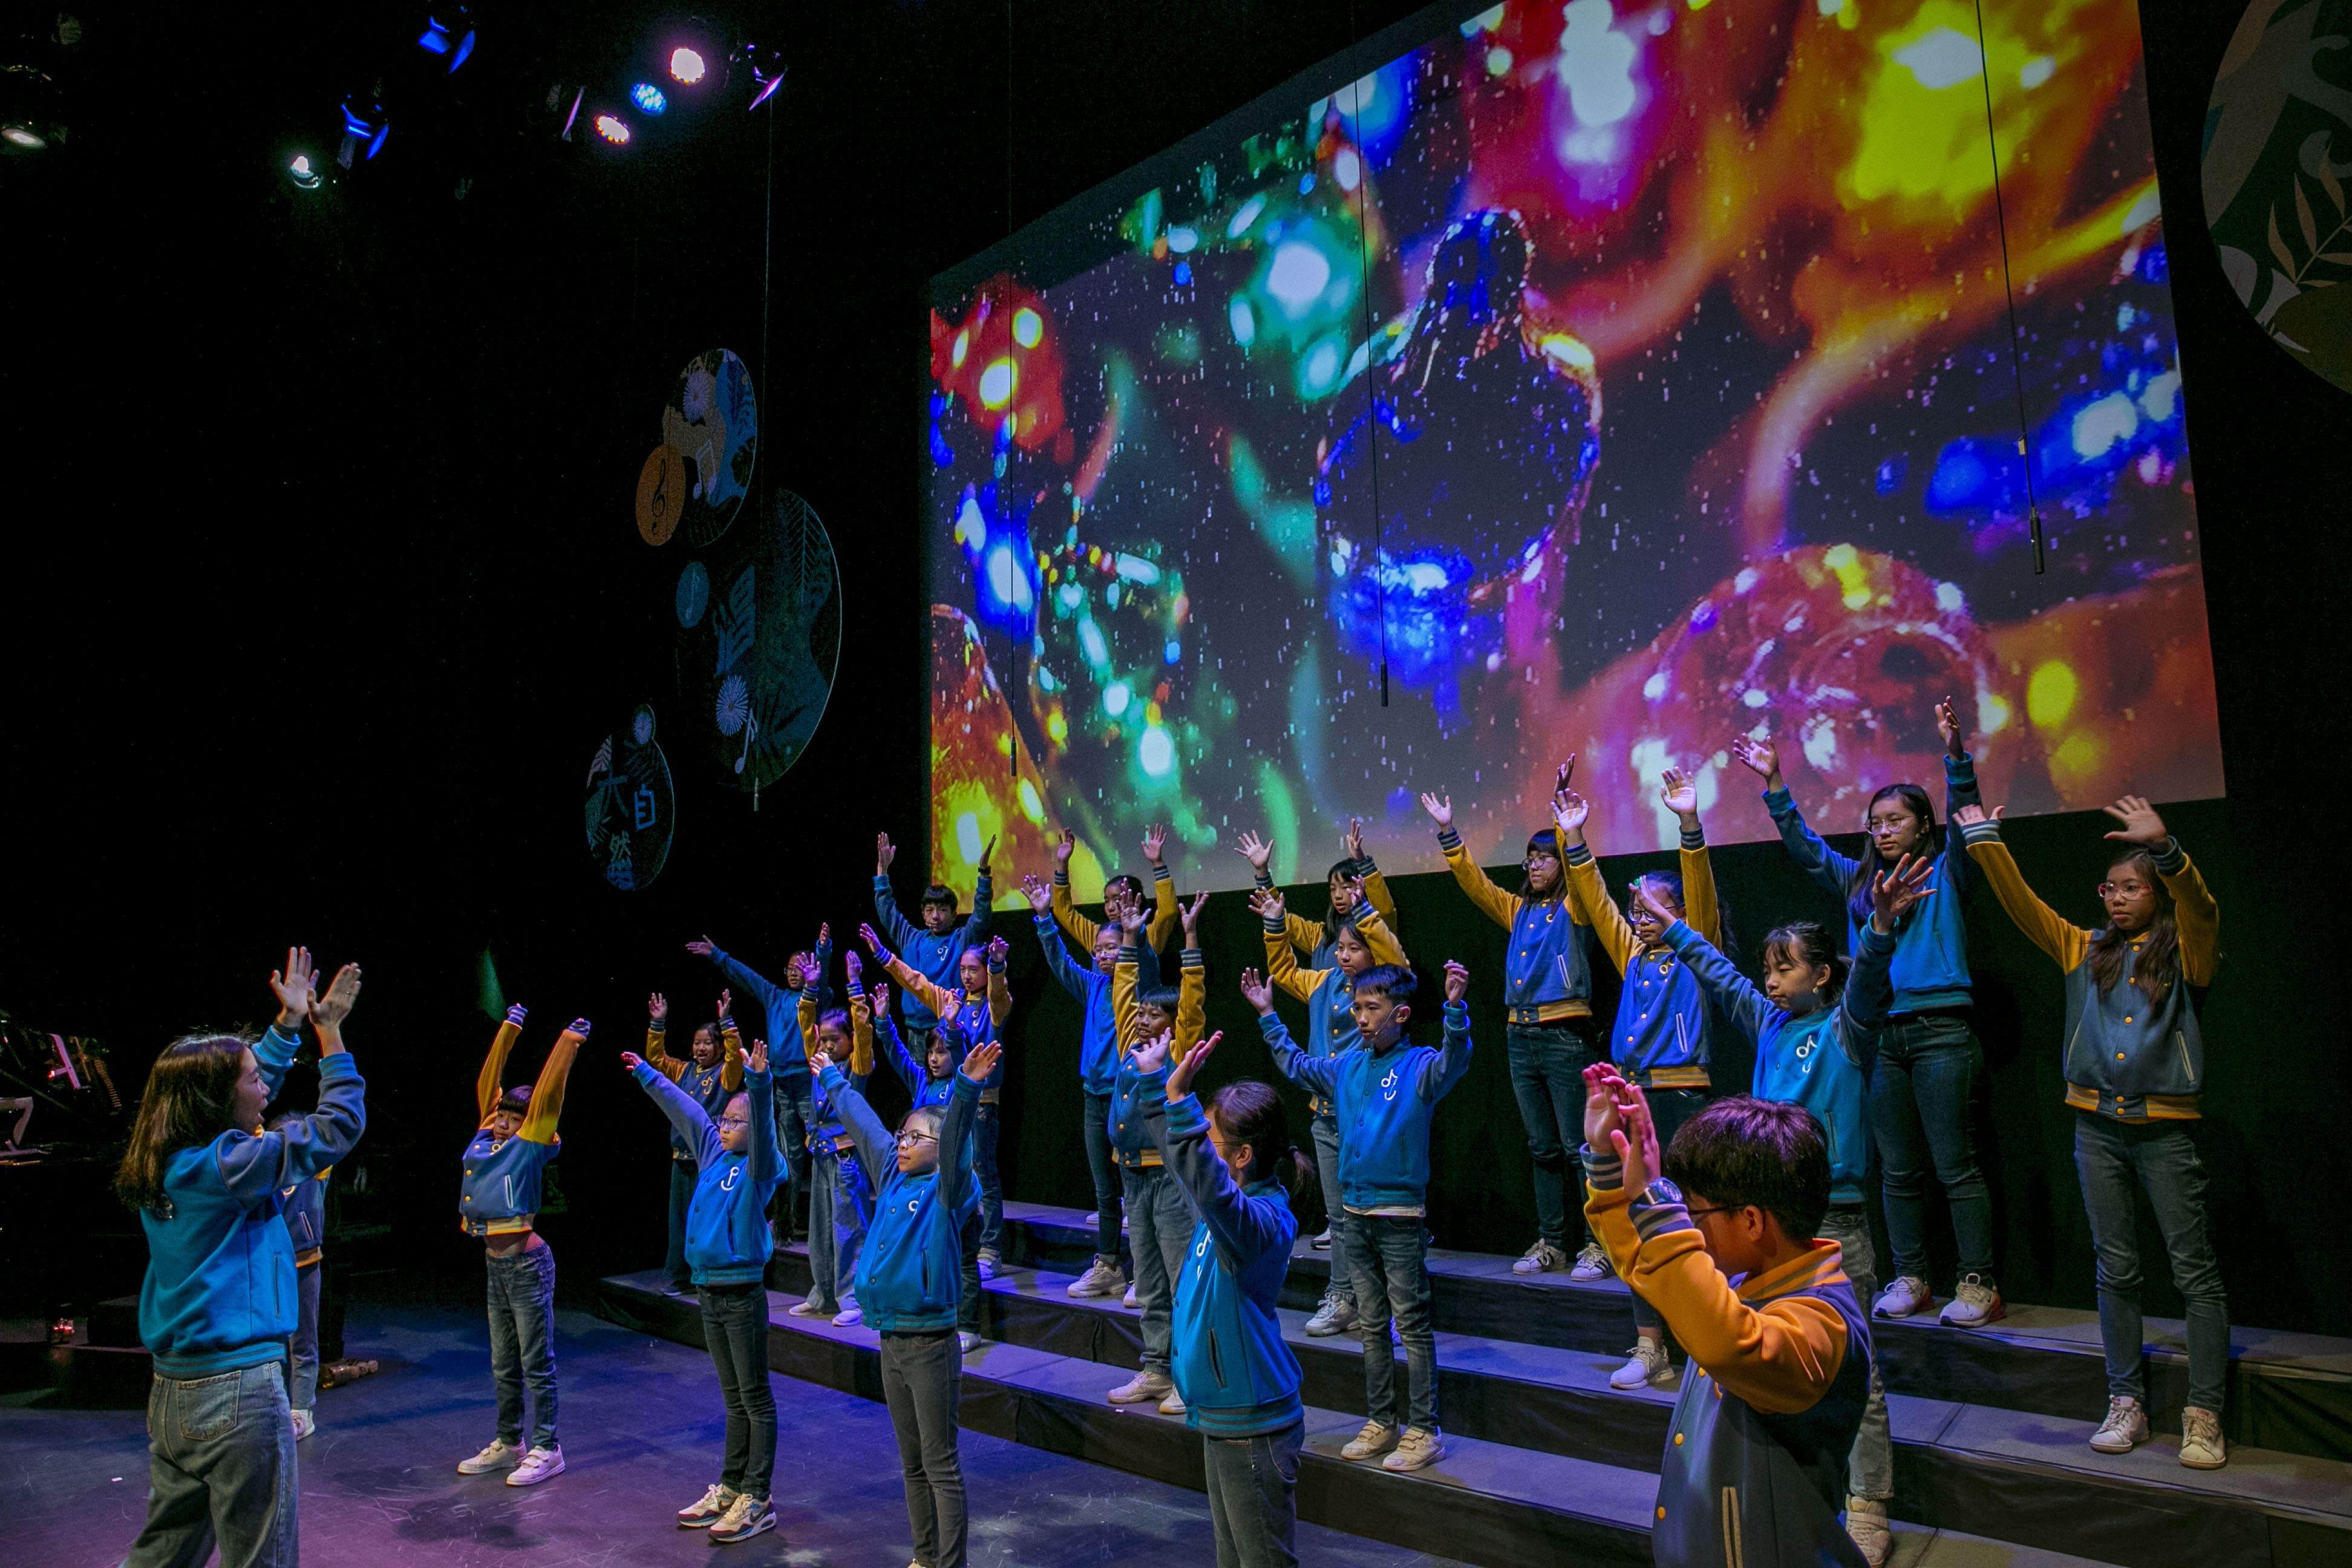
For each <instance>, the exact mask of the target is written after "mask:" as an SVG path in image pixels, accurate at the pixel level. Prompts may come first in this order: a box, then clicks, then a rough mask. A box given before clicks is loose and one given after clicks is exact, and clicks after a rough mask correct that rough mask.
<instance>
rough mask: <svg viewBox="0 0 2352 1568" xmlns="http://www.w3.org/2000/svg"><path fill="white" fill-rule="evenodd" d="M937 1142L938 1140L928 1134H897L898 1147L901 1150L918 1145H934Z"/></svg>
mask: <svg viewBox="0 0 2352 1568" xmlns="http://www.w3.org/2000/svg"><path fill="white" fill-rule="evenodd" d="M936 1142H939V1139H938V1138H937V1137H935V1136H933V1135H932V1134H930V1133H929V1132H901V1133H899V1134H898V1147H899V1148H901V1149H911V1148H913V1147H914V1146H915V1145H916V1144H918V1143H936Z"/></svg>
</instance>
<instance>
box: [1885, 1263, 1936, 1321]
mask: <svg viewBox="0 0 2352 1568" xmlns="http://www.w3.org/2000/svg"><path fill="white" fill-rule="evenodd" d="M1935 1304H1936V1293H1935V1292H1934V1291H1933V1290H1930V1289H1927V1281H1926V1280H1925V1279H1920V1278H1919V1277H1918V1276H1917V1275H1916V1274H1906V1275H1904V1276H1903V1277H1902V1278H1900V1279H1895V1280H1893V1281H1890V1282H1889V1283H1888V1285H1887V1287H1886V1289H1884V1290H1881V1291H1880V1292H1879V1293H1878V1300H1875V1301H1874V1302H1872V1303H1871V1305H1870V1310H1871V1311H1873V1312H1874V1313H1875V1314H1876V1315H1878V1316H1879V1317H1882V1318H1916V1317H1917V1316H1918V1315H1919V1314H1920V1313H1922V1312H1924V1311H1927V1310H1928V1309H1929V1308H1931V1307H1933V1306H1935Z"/></svg>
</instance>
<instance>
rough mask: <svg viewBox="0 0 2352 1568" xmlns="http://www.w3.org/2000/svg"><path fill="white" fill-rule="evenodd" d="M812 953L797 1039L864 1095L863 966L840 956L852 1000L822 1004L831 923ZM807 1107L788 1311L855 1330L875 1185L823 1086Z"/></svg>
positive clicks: (870, 1045)
mask: <svg viewBox="0 0 2352 1568" xmlns="http://www.w3.org/2000/svg"><path fill="white" fill-rule="evenodd" d="M814 953H815V956H814V959H812V960H811V962H810V963H809V965H808V967H807V968H806V969H805V970H803V972H802V973H803V976H804V980H803V985H802V987H801V996H800V1007H799V1021H800V1036H801V1038H803V1039H804V1040H809V1041H813V1042H814V1043H815V1045H814V1046H813V1047H811V1048H812V1049H814V1048H815V1047H817V1046H821V1047H824V1053H825V1055H826V1056H828V1057H830V1058H832V1059H833V1060H835V1061H836V1062H845V1063H846V1064H848V1072H849V1079H850V1082H851V1084H852V1085H853V1086H854V1087H855V1088H856V1089H858V1090H859V1091H860V1092H861V1093H862V1092H863V1091H864V1090H865V1088H866V1081H867V1080H868V1079H871V1078H872V1077H873V1076H874V1014H873V1009H872V1008H870V1007H869V1006H868V1005H866V993H865V985H864V979H865V967H864V965H863V964H861V963H859V962H858V958H857V954H856V953H854V952H851V953H845V954H844V955H843V960H844V962H845V963H846V964H847V966H848V973H849V988H848V989H849V1005H848V1006H846V1007H830V1008H828V1007H824V1006H823V1004H822V1002H821V1001H820V998H821V996H822V994H823V992H824V977H825V974H826V973H827V972H828V971H829V970H830V969H831V968H832V967H833V927H832V926H831V925H830V924H826V925H824V926H820V927H819V928H818V929H817V936H816V947H815V949H814ZM810 1106H811V1121H810V1126H809V1222H808V1225H809V1233H808V1234H809V1293H808V1295H807V1297H806V1298H805V1299H804V1300H801V1301H798V1302H796V1303H794V1304H793V1306H792V1307H790V1308H788V1309H786V1310H788V1311H789V1312H790V1313H791V1314H792V1315H793V1317H796V1318H814V1317H830V1318H832V1319H833V1321H834V1326H835V1327H836V1328H843V1329H846V1328H854V1327H855V1326H856V1324H857V1323H858V1322H860V1321H862V1319H861V1315H860V1313H859V1310H858V1306H857V1298H856V1296H855V1295H854V1294H852V1286H851V1281H852V1280H854V1279H856V1275H857V1248H858V1247H859V1246H860V1245H861V1244H862V1243H863V1242H864V1241H865V1239H866V1225H867V1224H868V1223H869V1222H870V1221H871V1220H872V1218H873V1215H874V1188H873V1185H872V1184H871V1182H870V1181H869V1180H868V1178H867V1175H866V1169H865V1167H864V1166H863V1165H861V1164H860V1163H858V1159H857V1148H856V1144H855V1143H853V1142H850V1138H849V1132H848V1130H847V1129H846V1128H845V1127H843V1126H842V1124H841V1116H840V1113H839V1112H838V1111H837V1110H835V1109H834V1106H833V1103H832V1101H830V1100H827V1099H826V1097H825V1093H824V1085H823V1084H817V1085H815V1086H814V1093H813V1096H812V1098H811V1100H810Z"/></svg>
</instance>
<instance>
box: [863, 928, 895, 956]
mask: <svg viewBox="0 0 2352 1568" xmlns="http://www.w3.org/2000/svg"><path fill="white" fill-rule="evenodd" d="M857 940H858V941H860V942H864V943H865V944H866V952H870V953H872V954H873V955H874V956H875V957H877V958H879V959H884V960H886V961H887V959H888V957H889V954H887V953H886V952H883V951H882V938H881V936H880V935H879V934H878V933H877V932H876V931H875V930H874V928H873V927H872V926H870V925H861V926H859V927H858V928H857Z"/></svg>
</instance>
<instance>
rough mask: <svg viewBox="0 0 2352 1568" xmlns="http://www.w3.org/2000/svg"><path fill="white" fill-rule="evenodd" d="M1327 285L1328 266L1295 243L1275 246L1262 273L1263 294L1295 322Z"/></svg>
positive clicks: (1308, 248) (1309, 249)
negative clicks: (1270, 263) (1272, 297)
mask: <svg viewBox="0 0 2352 1568" xmlns="http://www.w3.org/2000/svg"><path fill="white" fill-rule="evenodd" d="M1330 281H1331V263H1330V262H1329V261H1328V260H1326V259H1325V258H1324V256H1323V253H1322V252H1321V251H1319V250H1318V249H1316V248H1315V247H1313V246H1311V245H1307V244H1303V243H1301V242H1299V241H1297V240H1292V241H1291V242H1290V243H1289V244H1287V245H1281V246H1276V247H1275V252H1274V262H1273V265H1271V266H1269V267H1268V268H1266V270H1265V291H1266V292H1267V293H1268V294H1271V295H1273V296H1274V300H1275V302H1276V304H1278V305H1280V306H1281V307H1282V309H1283V310H1284V312H1285V313H1286V314H1287V315H1289V316H1292V317H1294V318H1296V317H1298V316H1303V315H1305V314H1307V311H1308V310H1312V309H1313V308H1314V306H1315V301H1316V300H1317V299H1318V297H1320V296H1321V294H1322V292H1323V290H1324V289H1325V288H1326V287H1327V286H1328V284H1329V283H1330Z"/></svg>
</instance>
